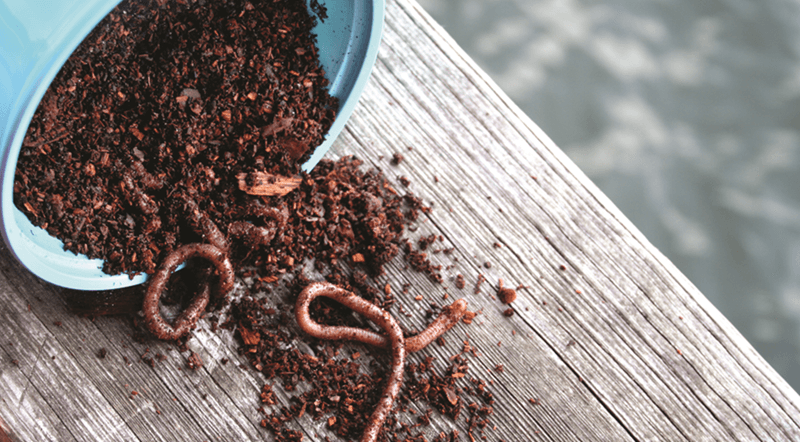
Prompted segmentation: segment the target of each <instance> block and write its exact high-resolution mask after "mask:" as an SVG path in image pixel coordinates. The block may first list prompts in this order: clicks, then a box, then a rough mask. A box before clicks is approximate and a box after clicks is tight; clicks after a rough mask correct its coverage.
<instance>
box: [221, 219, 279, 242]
mask: <svg viewBox="0 0 800 442" xmlns="http://www.w3.org/2000/svg"><path fill="white" fill-rule="evenodd" d="M276 233H277V229H276V228H274V227H273V228H267V227H258V226H255V225H253V224H252V223H249V222H247V221H234V222H232V223H230V224H228V235H230V236H233V237H238V238H244V239H245V240H246V241H247V243H248V244H250V245H251V246H266V245H269V243H270V242H271V241H272V239H273V238H275V234H276Z"/></svg>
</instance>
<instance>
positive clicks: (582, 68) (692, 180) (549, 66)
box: [419, 0, 800, 391]
mask: <svg viewBox="0 0 800 442" xmlns="http://www.w3.org/2000/svg"><path fill="white" fill-rule="evenodd" d="M419 1H420V3H421V4H422V6H423V7H424V8H425V9H426V10H427V11H428V12H429V13H430V14H431V15H433V17H434V18H435V19H436V20H437V21H438V22H439V23H440V24H442V25H443V26H444V28H445V29H447V31H448V32H449V33H450V34H451V35H452V36H453V37H454V38H455V40H456V41H457V42H458V43H459V45H461V46H462V47H463V48H464V49H465V50H466V52H467V53H469V54H470V56H471V57H472V58H473V59H475V61H476V62H477V63H478V64H479V65H480V66H481V67H482V68H483V69H484V70H485V71H486V72H487V73H488V74H489V75H490V76H491V77H492V78H493V79H494V80H495V81H496V82H497V83H498V84H499V85H500V87H501V88H502V89H503V90H505V91H506V93H508V94H509V95H510V96H511V98H512V99H513V100H514V101H515V102H516V103H517V104H518V105H519V106H520V107H521V108H522V109H523V110H524V111H525V112H527V114H528V115H529V116H530V117H531V119H533V121H535V122H536V123H537V124H538V125H539V126H540V127H542V129H543V130H544V131H545V132H546V133H547V134H548V135H549V136H550V137H551V138H552V139H553V140H554V141H555V142H556V144H557V145H558V146H560V147H561V148H562V149H563V150H564V151H565V152H566V153H567V155H569V156H570V157H571V158H572V159H573V160H574V161H575V162H576V163H577V164H578V166H580V168H581V169H582V170H583V171H584V172H585V173H586V174H587V175H589V177H590V178H591V179H592V180H593V181H594V182H595V183H596V184H597V185H598V186H599V187H600V188H601V189H602V190H603V191H604V192H605V193H606V195H608V196H609V198H611V200H612V201H614V203H615V204H616V205H617V206H618V207H619V208H620V209H621V210H622V212H623V213H625V214H626V215H627V216H628V218H629V219H630V220H631V221H632V222H633V223H634V224H635V225H636V226H637V227H638V228H639V229H641V231H642V232H643V233H644V234H645V235H646V236H647V238H648V239H649V240H650V241H651V242H652V243H653V244H654V245H655V246H656V247H658V248H659V249H660V250H661V251H662V252H663V253H664V254H665V255H667V256H668V257H669V258H670V259H671V260H672V261H673V262H674V263H675V264H676V265H677V266H678V268H680V270H681V271H682V272H683V273H684V274H685V275H686V276H687V277H688V278H689V279H690V280H692V282H694V283H695V285H697V286H698V288H699V289H700V290H701V291H702V292H703V293H704V294H705V295H706V296H707V297H708V298H709V299H710V300H711V301H712V302H713V303H714V305H715V306H717V308H719V310H720V311H722V313H723V314H724V315H725V316H726V317H727V318H728V319H729V320H730V321H731V322H733V324H734V325H735V326H736V327H737V328H738V329H739V330H740V331H741V332H742V334H744V335H745V337H747V339H748V340H749V341H750V342H751V343H752V344H753V345H754V346H755V347H756V349H757V350H758V351H759V353H761V355H763V356H764V358H766V359H767V361H769V363H770V364H771V365H772V366H773V367H774V368H775V369H776V370H777V371H778V372H779V373H780V374H781V375H782V376H783V378H784V379H786V380H787V381H788V382H789V383H790V384H791V385H792V386H793V387H794V388H795V390H798V391H800V192H798V191H799V190H800V174H798V170H800V0H707V1H696V0H657V1H651V2H640V1H636V0H602V1H599V0H419Z"/></svg>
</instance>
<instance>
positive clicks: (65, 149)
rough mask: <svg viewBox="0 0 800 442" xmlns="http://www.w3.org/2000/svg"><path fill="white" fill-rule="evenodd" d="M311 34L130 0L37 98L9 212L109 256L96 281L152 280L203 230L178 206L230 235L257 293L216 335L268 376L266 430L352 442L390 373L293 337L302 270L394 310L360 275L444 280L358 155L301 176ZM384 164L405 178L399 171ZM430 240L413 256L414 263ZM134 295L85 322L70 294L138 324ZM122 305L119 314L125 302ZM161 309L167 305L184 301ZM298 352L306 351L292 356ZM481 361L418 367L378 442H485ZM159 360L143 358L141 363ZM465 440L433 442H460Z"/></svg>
mask: <svg viewBox="0 0 800 442" xmlns="http://www.w3.org/2000/svg"><path fill="white" fill-rule="evenodd" d="M317 9H319V8H317ZM317 14H318V15H320V16H323V15H322V12H321V11H318V12H317ZM313 24H314V19H313V18H312V17H310V16H309V15H308V12H307V11H306V8H305V4H304V2H301V1H297V2H292V1H281V2H267V1H262V2H256V1H253V2H252V3H251V2H248V1H244V0H228V1H217V2H204V1H202V0H199V1H192V0H189V1H179V2H167V1H163V0H149V1H140V2H130V3H129V2H123V3H122V4H121V5H120V6H119V7H118V8H117V9H115V11H114V12H112V14H111V15H109V17H107V18H106V19H105V20H104V21H103V22H102V23H101V24H100V25H99V26H98V28H96V29H95V30H94V31H93V32H92V34H90V36H89V37H88V38H87V39H86V40H85V42H84V44H82V45H81V47H80V48H79V49H78V50H77V51H76V52H75V54H74V55H73V57H71V58H70V60H69V61H68V62H67V64H66V65H65V66H64V68H63V69H62V71H61V72H60V73H59V75H58V77H57V79H56V80H55V81H54V83H53V85H52V86H51V89H50V90H49V91H48V93H47V94H46V95H45V97H44V99H43V101H42V104H41V105H40V107H39V109H38V110H37V113H36V115H35V117H34V120H33V122H32V124H31V127H30V129H29V131H28V135H27V138H26V140H25V142H24V148H23V151H22V152H21V155H20V160H19V164H18V169H17V175H16V182H15V188H14V190H15V203H16V204H17V207H19V208H20V210H22V211H23V212H24V213H25V214H26V215H27V216H28V217H29V218H30V219H31V220H32V221H33V222H34V224H36V225H39V226H42V227H43V228H45V229H46V230H47V231H48V232H50V233H51V234H52V235H54V236H57V237H59V238H61V239H62V240H63V241H64V242H65V247H66V248H67V249H68V250H71V251H74V252H79V253H84V254H87V255H89V256H90V257H93V258H94V257H97V258H102V259H104V260H105V262H106V267H105V268H104V270H105V271H107V272H109V273H119V272H124V273H136V272H148V273H150V272H153V271H154V270H155V268H156V266H157V265H158V263H159V262H160V261H161V260H162V259H163V257H164V256H165V255H166V254H167V253H169V252H170V251H172V250H174V249H175V248H177V247H178V246H180V245H182V244H186V243H192V242H200V241H202V238H200V236H199V235H198V233H197V231H196V229H195V227H196V226H193V225H192V223H191V222H190V221H187V220H191V219H192V218H193V216H194V215H196V214H194V213H190V212H191V211H192V210H193V209H192V207H193V206H192V204H189V203H187V201H191V202H192V203H193V204H196V206H197V207H198V208H199V210H200V211H202V212H203V213H205V214H207V216H208V219H211V220H213V222H214V223H215V224H216V225H217V226H218V227H219V228H220V229H221V230H222V231H223V234H226V236H228V237H229V238H228V240H229V242H230V245H231V247H232V249H231V251H230V254H231V258H232V261H233V262H234V264H235V266H236V268H237V269H238V276H239V277H240V279H246V280H248V281H252V283H251V284H250V285H249V286H247V287H246V288H244V290H246V292H247V294H246V295H245V296H244V297H241V298H238V300H236V301H234V303H233V304H231V305H230V311H229V315H227V318H228V319H227V321H226V322H225V323H224V324H221V326H222V327H225V328H228V329H231V330H233V331H234V333H235V335H236V336H237V338H238V339H239V342H240V352H241V354H242V355H243V356H244V357H246V358H247V360H249V362H250V365H251V366H252V367H253V368H254V369H255V370H258V371H260V372H261V373H263V374H264V375H265V376H266V378H267V379H268V383H267V384H266V385H264V387H263V388H262V390H261V392H260V398H261V402H262V404H263V409H262V411H263V413H264V418H263V420H262V422H261V425H262V426H264V427H266V428H269V429H270V430H271V431H272V432H273V433H274V435H275V438H276V439H277V440H279V441H291V440H300V439H301V438H302V433H300V432H299V431H297V430H295V429H293V425H292V424H291V422H292V421H293V420H294V419H295V418H299V417H302V416H304V415H305V414H309V415H311V416H312V417H313V418H315V419H326V423H327V425H328V427H329V428H330V429H331V430H332V431H333V432H334V433H336V434H337V435H339V436H341V437H343V438H346V439H353V438H357V437H358V436H360V434H361V432H362V430H363V428H364V426H365V424H366V421H367V419H368V418H369V416H370V414H371V413H372V410H373V408H374V406H375V403H376V401H377V399H378V397H379V396H380V394H381V391H382V388H383V385H384V383H385V378H386V376H387V368H388V366H389V364H388V355H387V354H386V352H385V351H382V350H376V349H372V348H362V347H358V346H344V344H340V343H330V342H323V341H317V340H313V339H310V338H308V337H307V336H305V335H300V334H299V333H298V330H297V327H296V326H295V325H294V318H293V317H292V316H291V311H292V308H293V307H292V306H293V301H294V297H293V296H295V295H296V294H297V293H298V292H299V291H300V290H301V289H302V288H303V287H304V286H305V285H306V284H307V283H308V282H309V281H308V280H307V279H306V276H305V274H304V271H303V269H304V267H303V266H305V265H313V266H314V270H315V271H316V272H319V273H322V274H324V275H326V276H325V277H326V279H328V280H329V281H330V282H333V283H336V284H339V285H341V286H343V287H346V288H347V289H349V290H353V291H355V292H357V293H358V294H360V295H361V296H363V297H364V298H366V299H367V300H369V301H371V302H373V303H375V304H376V305H378V306H380V307H382V308H385V309H391V308H392V306H393V305H394V302H395V301H394V298H393V296H392V291H391V290H390V289H387V288H385V287H386V286H383V287H384V289H383V290H378V289H377V288H375V284H374V281H372V280H371V279H370V277H371V276H372V277H374V276H378V275H381V274H382V273H383V266H384V265H385V264H386V263H387V262H389V261H390V260H392V259H393V258H395V257H396V256H397V255H398V254H399V252H400V251H401V248H402V249H404V251H405V257H406V259H407V260H408V262H409V264H410V266H411V267H412V268H413V269H415V270H418V271H421V272H425V273H426V274H427V275H428V276H429V277H430V278H431V279H432V280H434V281H438V282H441V281H442V276H441V274H440V270H441V267H440V266H434V265H433V264H431V262H430V261H429V260H428V257H427V254H426V253H425V252H422V251H417V250H414V243H412V242H411V241H410V240H407V239H406V238H405V237H404V233H405V230H406V226H407V225H408V224H409V223H411V222H413V221H415V220H417V219H418V217H419V216H420V214H421V213H425V212H428V211H430V209H429V208H428V207H425V206H424V204H423V203H422V201H421V200H419V199H418V198H416V197H415V196H414V195H413V194H411V193H410V192H409V193H407V194H406V195H400V194H398V192H397V191H396V190H394V189H393V188H392V186H390V185H389V183H388V182H387V181H386V179H385V178H384V177H383V176H382V175H381V174H380V173H378V172H375V171H363V170H362V169H361V167H360V166H361V162H360V161H358V160H357V159H354V158H351V157H346V158H342V159H340V160H339V161H337V162H331V161H322V162H321V163H320V164H319V165H317V167H316V168H315V169H314V170H313V172H312V173H311V174H301V173H299V164H301V163H302V162H303V161H304V160H305V159H306V158H307V157H308V156H309V154H310V152H312V151H313V149H314V148H315V147H316V146H317V145H318V144H319V143H320V142H321V141H322V137H323V135H324V134H325V132H326V131H327V130H328V128H329V127H330V124H331V122H332V121H333V118H334V117H335V112H334V109H335V108H336V102H335V100H334V99H333V98H331V97H330V96H328V94H327V93H326V91H325V86H326V84H327V83H326V80H325V79H324V75H323V72H322V70H321V68H320V67H319V65H318V62H317V57H316V49H315V47H314V45H313V37H312V36H311V35H310V34H309V31H310V29H311V27H312V26H313ZM212 25H213V26H215V27H216V28H213V27H212ZM220 26H221V27H220ZM393 160H394V161H395V163H396V164H399V163H400V162H401V161H402V156H401V155H399V154H398V155H396V156H395V158H393ZM254 172H265V173H269V174H272V175H277V176H284V177H300V179H299V184H298V185H297V187H296V188H295V189H294V190H293V191H291V192H290V193H288V194H286V195H284V196H271V197H265V196H252V195H248V194H247V193H245V192H243V191H241V190H239V186H238V176H241V175H245V176H252V175H253V173H254ZM239 221H246V222H249V223H252V224H254V225H256V226H264V227H267V228H269V229H273V230H275V231H276V232H277V234H276V235H275V236H274V237H271V238H270V240H269V242H268V243H263V242H257V243H256V242H252V241H248V239H249V238H248V237H246V236H245V237H244V238H242V237H240V236H237V235H232V232H231V231H229V226H233V225H235V224H234V223H236V222H239ZM435 238H436V237H435V236H428V237H425V238H423V239H422V240H421V241H419V242H418V243H417V244H418V246H419V248H420V249H421V250H425V249H427V248H428V247H429V246H430V245H431V244H432V243H433V242H434V240H435ZM440 240H441V238H440ZM182 273H184V272H182ZM190 273H191V272H190ZM284 275H287V278H286V280H288V281H289V284H290V296H289V297H288V299H285V300H284V303H277V304H276V303H274V301H268V300H267V299H268V298H267V297H264V296H262V295H263V294H264V293H269V292H271V291H272V290H273V288H274V285H275V283H276V282H279V281H281V282H282V281H284V279H283V278H282V277H283V276H284ZM172 279H173V281H172V282H171V286H172V287H173V289H174V288H175V287H184V289H183V290H180V289H179V290H173V291H174V292H178V293H181V292H185V293H193V289H191V288H188V286H189V285H190V284H188V283H185V282H184V281H182V280H183V279H192V277H191V276H190V277H188V278H182V277H181V276H178V277H175V278H172ZM131 291H135V289H129V290H128V291H122V292H114V293H109V292H103V293H100V294H98V298H97V299H98V300H99V301H98V302H96V305H94V306H92V305H87V303H86V301H85V300H86V299H92V298H91V297H89V296H85V295H83V296H81V299H82V300H83V301H82V302H83V304H82V305H81V306H80V309H81V311H82V313H84V314H89V315H91V314H93V313H94V314H99V313H120V312H122V311H125V310H126V309H130V308H131V306H133V308H135V309H137V310H138V306H140V305H141V304H140V302H141V301H140V300H141V294H132V293H131ZM407 291H408V287H407V286H404V287H403V292H404V293H406V292H407ZM120 296H124V297H126V298H128V299H129V301H125V302H119V297H120ZM173 296H174V299H172V300H166V302H171V303H175V302H179V301H180V299H179V295H173ZM115 297H116V298H117V299H116V300H115V299H114V298H115ZM270 299H273V298H270ZM131 300H132V302H131ZM217 307H219V306H217ZM312 307H313V310H312V312H311V313H312V315H313V316H314V317H315V318H316V319H318V320H320V321H321V322H324V323H326V324H348V325H354V326H361V327H363V326H365V325H366V324H364V323H363V322H362V321H361V320H360V319H359V318H357V317H355V316H354V315H353V314H352V312H350V311H349V310H347V309H345V308H342V307H341V306H338V305H337V304H336V303H333V302H324V301H320V302H315V303H314V304H313V305H312ZM438 308H439V307H437V306H436V305H435V304H432V305H431V308H430V309H429V311H428V312H427V313H428V314H429V315H430V317H433V316H435V313H436V310H437V309H438ZM93 309H94V310H93ZM214 315H216V313H215V314H214ZM472 317H474V313H473V314H472V316H470V318H472ZM323 318H324V321H323ZM210 319H211V318H210ZM464 322H468V321H467V320H466V319H465V321H464ZM212 324H213V327H214V328H216V327H217V326H218V324H217V323H216V322H214V321H212ZM410 333H411V334H413V333H414V332H413V331H411V332H410ZM298 340H303V341H306V342H308V343H309V345H310V347H309V348H311V349H312V350H313V354H306V353H303V352H301V351H300V350H299V349H298V346H297V345H295V343H296V342H298ZM443 342H444V339H442V340H441V341H440V344H441V343H443ZM353 348H358V350H355V351H353V350H352V349H353ZM348 353H349V354H348ZM362 353H364V354H363V355H362ZM103 354H104V352H102V351H101V353H100V354H98V357H103ZM476 355H477V352H476V351H475V350H474V349H473V348H471V347H470V346H469V344H468V343H465V344H464V347H463V349H462V351H461V352H459V353H458V354H456V355H453V356H452V357H451V358H449V359H448V360H445V361H436V360H434V359H433V358H430V357H417V358H416V360H412V363H410V364H409V365H408V367H407V369H408V372H407V374H406V383H405V386H404V388H403V392H402V395H401V397H400V398H399V400H398V402H397V403H396V404H395V408H396V409H397V411H398V412H403V411H407V410H408V409H409V407H410V404H411V403H412V402H414V403H415V404H416V405H417V406H419V407H421V408H422V409H424V410H425V412H424V414H422V415H419V414H418V415H416V417H413V418H406V417H402V413H401V414H394V415H393V417H392V418H391V419H389V420H388V421H387V422H386V423H385V426H384V432H383V433H382V435H381V436H380V439H379V440H413V441H421V440H425V439H424V437H423V436H421V432H422V431H423V429H424V428H425V427H427V426H428V425H429V424H430V421H431V417H432V415H433V413H440V414H442V415H445V416H448V417H450V418H451V419H453V420H456V421H460V422H461V428H462V429H463V431H464V432H465V433H466V434H467V435H469V437H470V438H480V437H481V432H482V430H483V428H485V427H486V426H487V425H488V416H489V415H490V414H491V413H492V411H493V410H492V403H493V397H492V394H491V393H490V392H489V391H488V389H487V386H486V384H485V383H484V382H483V381H481V380H479V379H476V378H473V377H471V376H469V374H468V360H469V358H470V357H475V356H476ZM159 356H161V355H157V356H156V357H155V359H154V357H152V356H151V355H149V354H148V355H143V357H142V361H144V362H145V363H148V364H150V365H151V366H152V365H154V364H155V363H156V361H157V360H160V358H159ZM362 364H368V367H367V368H366V369H365V367H362ZM187 365H188V366H189V367H190V368H191V369H202V366H203V361H202V360H201V359H200V358H199V356H198V355H196V354H194V353H191V354H190V355H189V357H188V359H187ZM301 384H304V385H303V388H302V389H300V388H298V387H299V386H300V385H301ZM278 387H280V388H283V389H284V390H285V391H287V392H289V393H290V395H293V396H292V399H291V401H292V402H291V405H290V406H288V407H284V408H281V409H277V408H276V407H274V405H276V404H277V401H276V398H275V394H274V392H273V388H278ZM298 390H302V391H303V393H299V392H297V391H298ZM406 416H408V415H406ZM458 434H459V431H457V430H452V431H451V432H450V433H449V434H445V433H441V434H440V435H439V436H438V437H437V438H436V439H435V440H439V441H445V440H459V436H458Z"/></svg>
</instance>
